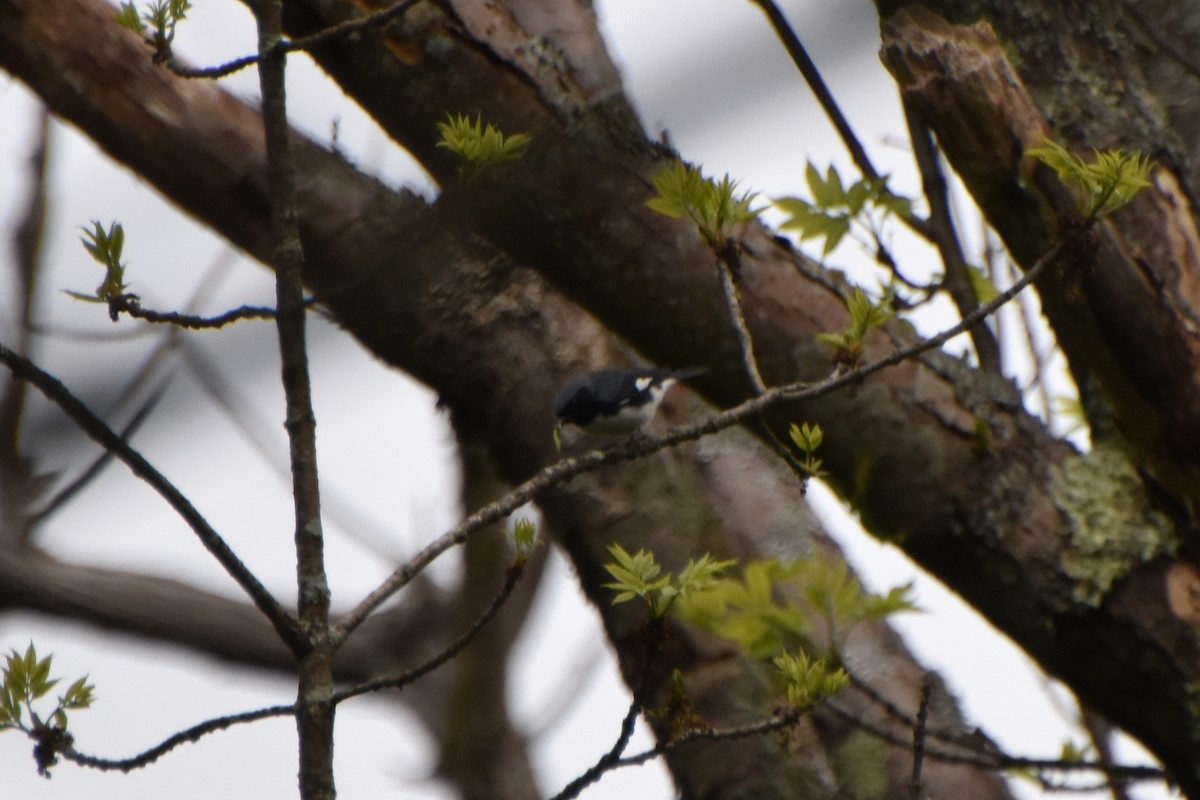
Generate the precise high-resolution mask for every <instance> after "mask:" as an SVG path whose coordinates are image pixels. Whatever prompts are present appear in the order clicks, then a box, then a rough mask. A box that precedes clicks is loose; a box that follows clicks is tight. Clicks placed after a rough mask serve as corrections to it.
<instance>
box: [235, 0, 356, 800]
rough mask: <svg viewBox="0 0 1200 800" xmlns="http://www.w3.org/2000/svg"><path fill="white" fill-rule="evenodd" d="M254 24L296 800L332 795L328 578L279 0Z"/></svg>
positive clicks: (265, 6)
mask: <svg viewBox="0 0 1200 800" xmlns="http://www.w3.org/2000/svg"><path fill="white" fill-rule="evenodd" d="M255 21H256V24H257V28H258V52H259V55H260V56H261V60H260V61H259V65H258V80H259V93H260V94H261V96H262V103H261V106H262V120H263V129H264V133H265V139H266V151H267V195H268V206H269V208H270V212H271V267H272V268H273V269H274V271H275V305H276V307H277V308H278V309H279V313H278V314H277V316H276V318H275V326H276V330H277V331H278V334H279V337H278V338H279V357H280V366H281V373H282V374H281V377H282V383H283V393H284V404H285V409H286V410H285V416H284V429H285V430H286V431H287V434H288V446H289V447H288V453H289V460H290V462H291V468H292V508H293V511H294V528H293V531H294V534H293V538H294V541H295V547H296V584H297V586H296V588H297V594H298V602H297V619H298V622H299V625H300V631H301V633H302V635H303V644H304V647H303V649H302V650H301V652H300V653H299V654H298V655H299V658H298V659H297V663H296V675H297V678H298V681H297V687H296V730H297V733H298V735H299V748H298V754H299V762H300V769H299V788H300V796H301V797H303V798H306V800H333V798H334V797H336V795H337V789H336V781H335V777H334V770H333V720H334V712H335V709H336V706H334V704H333V653H334V648H333V644H332V642H331V640H330V635H329V633H330V631H329V596H330V590H329V576H328V574H327V572H326V568H325V533H324V530H323V527H322V521H321V492H320V482H319V479H318V471H317V421H316V415H315V413H314V412H313V404H312V382H311V379H310V376H309V370H308V349H307V340H306V330H305V325H306V314H305V309H304V284H303V278H302V273H303V267H304V247H303V244H302V242H301V240H300V222H299V214H298V213H297V211H296V162H295V161H294V160H293V158H292V142H291V129H290V127H289V125H288V118H287V92H286V88H285V75H286V72H287V51H286V49H283V48H281V47H280V42H282V40H283V0H268V2H263V3H261V4H259V6H258V7H257V8H256V9H255Z"/></svg>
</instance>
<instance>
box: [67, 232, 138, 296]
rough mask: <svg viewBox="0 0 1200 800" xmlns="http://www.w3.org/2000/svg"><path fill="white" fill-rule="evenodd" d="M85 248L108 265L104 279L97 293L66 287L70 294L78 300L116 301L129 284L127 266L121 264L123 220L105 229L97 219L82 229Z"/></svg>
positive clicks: (123, 233)
mask: <svg viewBox="0 0 1200 800" xmlns="http://www.w3.org/2000/svg"><path fill="white" fill-rule="evenodd" d="M81 230H82V231H83V236H81V237H80V240H81V241H82V242H83V247H84V249H85V250H87V251H88V253H89V254H91V256H92V258H93V259H95V260H96V261H97V262H98V263H99V264H101V265H102V266H103V267H104V281H103V282H102V283H101V284H100V285H99V286H97V287H96V292H95V294H84V293H82V292H73V291H70V290H66V293H67V294H68V295H70V296H71V297H74V298H75V299H76V300H83V301H84V302H87V303H105V304H108V303H112V302H113V301H114V300H118V299H120V298H121V297H123V296H124V295H125V290H126V289H128V288H129V286H128V285H127V284H126V283H125V265H124V264H122V263H121V251H122V250H123V249H124V248H125V229H124V228H123V227H121V223H119V222H114V223H112V224H111V225H109V226H108V230H107V231H106V230H105V229H104V226H103V225H101V224H100V223H99V222H97V221H96V220H92V229H91V230H88V229H87V228H82V229H81Z"/></svg>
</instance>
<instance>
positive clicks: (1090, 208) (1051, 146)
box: [1029, 139, 1155, 218]
mask: <svg viewBox="0 0 1200 800" xmlns="http://www.w3.org/2000/svg"><path fill="white" fill-rule="evenodd" d="M1092 152H1093V153H1094V154H1095V156H1096V158H1095V160H1094V161H1084V160H1083V159H1082V158H1080V157H1079V156H1076V155H1074V154H1073V153H1071V152H1070V151H1069V150H1067V149H1066V148H1065V147H1063V146H1062V145H1060V144H1056V143H1055V142H1052V141H1050V140H1049V139H1047V140H1046V144H1045V146H1044V147H1034V148H1031V149H1030V150H1029V155H1031V156H1034V157H1035V158H1037V159H1038V160H1039V161H1041V162H1042V163H1043V164H1046V165H1047V166H1049V167H1050V168H1052V169H1053V170H1054V171H1055V172H1057V173H1058V176H1059V177H1060V178H1062V179H1063V180H1064V181H1067V182H1069V183H1070V184H1071V186H1072V187H1073V188H1074V189H1075V192H1076V194H1077V195H1078V196H1079V202H1080V208H1081V210H1082V211H1083V212H1084V214H1085V215H1086V216H1089V217H1097V218H1101V217H1106V216H1108V215H1109V214H1111V213H1113V212H1114V211H1116V210H1117V209H1118V208H1120V207H1121V206H1123V205H1125V204H1126V203H1128V202H1129V201H1130V200H1132V199H1133V198H1134V197H1135V196H1136V195H1137V193H1138V192H1140V191H1141V190H1142V189H1145V188H1146V187H1148V186H1149V185H1150V173H1151V172H1153V171H1154V167H1155V163H1154V162H1153V161H1151V160H1150V159H1148V158H1146V157H1145V156H1144V155H1142V154H1141V153H1135V154H1134V155H1132V156H1130V155H1126V154H1124V153H1122V152H1121V151H1119V150H1105V151H1103V152H1101V151H1099V150H1093V151H1092Z"/></svg>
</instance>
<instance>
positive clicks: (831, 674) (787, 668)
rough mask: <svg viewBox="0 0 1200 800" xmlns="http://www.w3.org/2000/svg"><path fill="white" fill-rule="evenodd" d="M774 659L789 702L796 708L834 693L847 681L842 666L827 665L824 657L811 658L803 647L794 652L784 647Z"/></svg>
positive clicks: (811, 703) (846, 683) (806, 705)
mask: <svg viewBox="0 0 1200 800" xmlns="http://www.w3.org/2000/svg"><path fill="white" fill-rule="evenodd" d="M773 662H774V664H775V668H776V669H778V670H779V672H780V674H781V675H782V676H783V679H784V681H785V683H786V684H787V693H788V702H789V703H791V704H792V705H793V706H796V707H798V708H807V707H809V706H812V705H813V704H815V703H817V702H818V701H820V700H823V699H825V698H826V697H830V696H832V695H835V694H837V693H838V692H840V691H841V690H842V689H844V688H845V687H846V686H847V685H849V683H850V676H849V675H848V674H846V671H845V670H844V669H842V668H841V667H838V668H837V669H830V668H829V666H828V665H827V664H826V662H825V659H823V658H821V659H816V660H813V659H811V658H809V656H808V654H806V653H804V652H803V651H801V652H798V653H797V654H796V655H791V654H789V653H787V652H786V651H785V652H783V653H781V654H780V655H779V656H776V657H775V658H774V659H773Z"/></svg>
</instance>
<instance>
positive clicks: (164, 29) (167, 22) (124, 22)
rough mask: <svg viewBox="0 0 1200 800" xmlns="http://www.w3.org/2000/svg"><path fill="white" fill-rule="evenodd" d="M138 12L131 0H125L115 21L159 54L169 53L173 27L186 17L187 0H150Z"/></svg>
mask: <svg viewBox="0 0 1200 800" xmlns="http://www.w3.org/2000/svg"><path fill="white" fill-rule="evenodd" d="M144 8H145V11H143V12H142V13H141V14H139V13H138V10H137V7H136V6H135V5H134V4H133V2H132V0H125V1H124V2H122V3H121V8H120V10H118V11H117V23H118V24H119V25H120V26H121V27H123V28H128V29H129V30H131V31H133V32H134V33H136V34H138V35H139V36H141V37H142V38H143V39H145V40H146V42H147V43H148V44H150V46H152V47H153V48H154V50H155V51H156V52H157V53H159V54H160V55H162V54H166V53H169V52H170V50H171V43H172V42H174V41H175V27H176V26H177V25H178V24H179V23H180V22H182V21H183V20H184V19H186V18H187V12H188V11H190V10H191V8H192V4H191V2H190V1H189V0H152V2H149V3H146V5H145V6H144Z"/></svg>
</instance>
